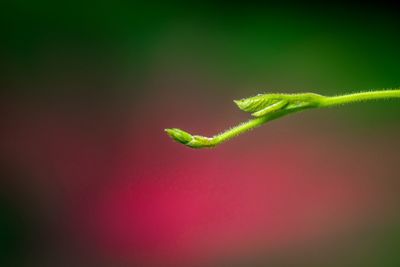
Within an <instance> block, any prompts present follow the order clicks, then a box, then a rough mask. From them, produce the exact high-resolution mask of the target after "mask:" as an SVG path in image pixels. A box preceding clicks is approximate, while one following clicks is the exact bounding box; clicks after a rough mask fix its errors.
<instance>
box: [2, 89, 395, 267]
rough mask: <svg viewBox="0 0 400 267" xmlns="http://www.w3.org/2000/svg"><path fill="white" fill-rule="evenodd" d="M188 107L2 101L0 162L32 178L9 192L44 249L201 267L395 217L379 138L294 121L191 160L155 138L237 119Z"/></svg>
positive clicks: (180, 103)
mask: <svg viewBox="0 0 400 267" xmlns="http://www.w3.org/2000/svg"><path fill="white" fill-rule="evenodd" d="M173 95H175V96H176V95H179V94H173ZM185 97H186V96H185V95H183V96H180V97H175V98H173V97H172V96H168V95H164V94H160V95H159V97H158V100H156V101H155V102H152V103H151V105H152V106H154V107H158V108H157V109H154V108H149V106H148V104H147V103H148V102H147V101H143V102H142V101H140V103H139V104H138V101H136V100H135V99H133V100H132V102H134V103H135V105H134V106H132V108H128V109H125V110H124V111H121V112H116V111H115V110H114V112H111V113H110V112H108V113H107V112H104V111H102V110H101V109H92V110H90V109H87V110H86V109H85V112H82V110H79V107H78V108H77V109H78V110H75V107H74V108H72V107H68V108H66V109H62V108H60V107H59V106H57V105H56V106H46V105H41V103H36V104H32V102H30V103H31V104H30V105H27V104H26V103H23V101H21V102H18V101H17V102H12V100H10V101H11V102H10V103H11V104H9V105H4V106H3V107H2V109H3V110H4V111H6V112H7V114H8V116H7V117H6V118H4V119H3V125H4V127H3V129H2V133H1V136H2V138H1V143H0V145H1V153H2V157H7V158H8V159H9V160H10V161H12V162H13V164H14V165H15V166H18V167H19V168H21V169H23V170H25V172H26V173H29V174H30V175H29V176H30V177H29V179H27V178H26V177H23V178H21V179H20V180H14V181H9V182H8V183H13V184H15V185H16V187H18V188H20V189H21V188H23V191H24V192H29V197H27V199H28V200H27V201H28V205H29V207H30V208H31V209H33V210H35V212H37V213H38V214H44V215H46V216H44V217H41V218H40V220H42V223H43V224H44V225H47V226H48V232H47V235H46V236H45V237H44V238H43V240H44V241H43V242H44V244H45V245H46V244H47V245H48V246H51V244H57V245H58V246H60V248H58V249H59V250H62V251H64V253H65V251H71V253H73V254H74V255H75V257H84V258H88V257H89V256H88V255H91V257H93V258H96V260H97V261H103V262H114V263H115V262H117V263H126V262H134V263H136V264H138V265H139V266H152V265H159V266H168V265H171V266H180V265H182V266H192V265H195V264H199V263H204V266H205V265H206V264H208V263H216V262H223V261H225V260H228V261H229V260H231V261H235V259H241V258H246V257H263V256H265V257H267V256H268V255H272V256H273V255H279V254H282V253H283V254H286V255H290V253H294V252H295V251H299V250H304V249H305V247H306V248H310V249H316V248H318V247H319V246H322V245H324V244H325V245H326V244H330V243H332V244H333V243H335V242H336V241H337V240H345V239H346V236H348V235H350V234H357V232H362V231H363V229H364V228H365V229H366V228H368V227H370V226H371V224H372V225H374V224H377V225H379V224H381V223H383V222H385V221H386V220H388V219H390V218H391V216H392V215H393V213H394V210H395V209H396V208H398V206H396V205H395V203H396V201H398V194H396V193H398V192H395V190H393V187H392V186H391V183H393V181H391V180H390V178H392V177H398V176H399V173H398V171H397V173H395V172H396V170H394V168H393V166H394V165H395V154H396V147H397V148H398V147H399V145H400V143H399V141H398V140H396V137H394V136H393V137H391V136H388V135H387V139H388V141H387V142H386V141H384V140H383V141H382V142H380V143H379V144H378V143H374V142H372V141H373V140H375V138H377V136H378V135H379V133H373V132H372V133H369V134H366V135H365V136H356V134H355V133H354V134H353V133H351V132H345V130H344V128H343V125H340V121H335V120H333V123H329V124H328V123H326V122H323V121H321V120H319V119H318V118H317V117H315V116H314V117H313V116H312V115H310V117H308V116H309V115H305V114H304V115H299V116H297V117H294V118H288V119H284V120H282V121H279V122H278V121H277V122H273V123H271V124H270V125H265V126H264V127H262V128H260V129H258V130H256V131H254V132H251V133H248V134H246V135H244V136H242V137H239V138H237V139H235V140H233V141H231V142H229V143H226V144H224V145H222V146H220V147H218V148H216V149H212V150H191V149H188V148H186V147H183V146H181V145H180V144H177V143H174V142H172V141H171V140H170V139H169V138H168V137H167V136H166V135H165V133H164V132H163V129H164V128H166V127H175V126H182V127H184V126H185V125H188V127H189V129H190V127H198V129H199V130H201V131H204V133H212V132H214V131H217V130H219V129H218V128H217V127H220V126H218V125H225V124H226V123H227V121H230V122H234V121H236V122H239V121H240V120H242V119H243V116H241V115H237V114H238V113H232V114H233V115H231V117H229V116H228V118H227V119H225V118H224V116H217V117H216V119H213V118H212V117H211V118H210V114H212V113H213V111H215V110H217V109H218V108H219V107H218V106H209V108H208V110H209V111H202V112H197V113H196V110H198V111H200V110H204V105H205V104H207V103H206V100H205V99H204V103H200V102H201V101H202V100H200V101H196V102H193V103H191V105H190V107H189V108H187V106H186V105H185V102H186V101H185V100H186V99H185ZM200 99H201V98H200ZM165 100H167V101H165ZM157 101H158V102H157ZM165 103H169V104H165ZM172 104H173V105H172ZM81 108H82V107H81ZM185 108H186V109H188V111H187V112H186V111H185V112H182V110H184V109H185ZM233 109H234V107H233V106H232V110H233ZM143 110H144V111H143ZM89 111H90V112H89ZM193 112H195V113H194V114H193ZM105 114H107V115H105ZM143 114H145V116H143ZM235 114H236V115H235ZM222 115H223V114H222ZM326 115H328V116H329V114H326ZM315 118H317V119H315ZM331 119H332V118H331ZM174 121H177V122H180V123H182V125H171V124H172V123H174ZM315 124H320V125H319V126H317V125H315ZM321 126H322V127H321ZM310 129H311V130H310ZM317 129H319V130H317ZM397 139H398V138H397ZM396 141H397V142H396ZM390 166H391V167H390ZM382 170H384V171H382ZM385 170H387V171H386V172H385ZM38 216H39V217H40V216H41V215H38ZM55 233H57V234H55ZM55 238H57V241H56V242H54V240H53V239H55ZM46 242H47V243H46ZM42 245H43V244H42ZM55 249H56V250H57V248H55Z"/></svg>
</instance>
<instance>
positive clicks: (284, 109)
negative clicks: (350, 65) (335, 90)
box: [165, 89, 400, 148]
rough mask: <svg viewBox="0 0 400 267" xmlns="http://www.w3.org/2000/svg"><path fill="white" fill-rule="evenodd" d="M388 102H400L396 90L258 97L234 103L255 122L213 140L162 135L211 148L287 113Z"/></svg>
mask: <svg viewBox="0 0 400 267" xmlns="http://www.w3.org/2000/svg"><path fill="white" fill-rule="evenodd" d="M392 98H400V89H394V90H377V91H368V92H360V93H352V94H345V95H340V96H322V95H318V94H313V93H303V94H262V95H257V96H254V97H250V98H245V99H242V100H235V101H234V102H235V103H236V105H237V106H238V107H239V108H240V109H241V110H243V111H246V112H251V113H252V115H253V116H254V117H256V118H254V119H251V120H249V121H247V122H244V123H241V124H239V125H237V126H235V127H233V128H230V129H228V130H226V131H224V132H222V133H220V134H217V135H215V136H213V137H205V136H200V135H192V134H190V133H187V132H185V131H183V130H180V129H177V128H172V129H165V131H166V132H167V133H168V135H169V136H170V137H172V138H173V139H174V140H175V141H177V142H179V143H182V144H184V145H186V146H188V147H191V148H204V147H214V146H216V145H219V144H221V143H223V142H225V141H228V140H230V139H232V138H233V137H235V136H238V135H240V134H243V133H245V132H247V131H249V130H251V129H254V128H256V127H259V126H261V125H263V124H264V123H266V122H268V121H271V120H274V119H278V118H280V117H283V116H286V115H288V114H290V113H295V112H299V111H303V110H306V109H311V108H325V107H333V106H339V105H344V104H349V103H354V102H363V101H369V100H377V99H392Z"/></svg>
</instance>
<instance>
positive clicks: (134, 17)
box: [0, 1, 400, 119]
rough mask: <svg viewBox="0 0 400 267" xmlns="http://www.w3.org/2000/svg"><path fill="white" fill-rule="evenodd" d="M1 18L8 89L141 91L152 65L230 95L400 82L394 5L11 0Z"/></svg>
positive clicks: (386, 106)
mask: <svg viewBox="0 0 400 267" xmlns="http://www.w3.org/2000/svg"><path fill="white" fill-rule="evenodd" d="M0 23H1V24H2V25H3V31H2V36H3V41H2V43H1V46H0V53H1V56H2V58H3V62H2V66H1V68H2V76H3V78H4V81H6V82H7V83H8V84H11V85H15V86H14V87H12V86H11V88H23V87H27V86H26V85H27V84H28V85H29V84H31V85H32V84H34V85H35V86H31V87H34V88H35V89H36V90H39V89H41V88H45V87H46V86H45V85H46V84H49V81H53V83H50V85H48V87H50V88H54V87H57V86H54V84H56V85H57V84H58V83H65V80H68V81H70V82H71V80H76V81H77V82H76V83H78V84H79V83H81V84H83V85H84V86H82V88H80V89H79V90H84V89H85V88H86V89H87V88H91V87H95V88H96V89H97V90H98V91H100V89H102V91H105V92H106V94H107V92H108V93H109V92H110V91H111V92H113V93H115V92H116V91H118V89H120V87H119V86H118V85H115V83H117V84H118V83H119V82H121V81H127V82H130V83H132V84H133V85H135V86H132V87H134V89H132V91H136V92H137V91H140V90H142V89H141V87H140V85H142V84H143V83H146V82H147V81H149V80H152V79H154V77H153V73H154V71H155V70H158V69H162V70H163V69H169V70H173V72H174V73H175V74H176V76H179V72H182V75H185V73H186V72H188V71H191V72H194V73H202V75H204V76H205V77H208V78H209V79H210V80H211V81H214V82H215V83H221V84H225V85H226V86H225V88H228V87H229V92H226V94H227V96H229V94H233V95H234V96H235V97H236V96H239V95H240V96H243V97H245V96H248V95H251V94H256V93H259V92H263V91H274V92H299V91H315V92H319V93H323V94H338V93H343V92H349V91H360V90H367V89H377V88H391V87H397V86H399V85H400V83H399V81H398V77H399V76H400V68H398V62H399V59H400V51H399V49H398V45H397V44H398V42H399V36H400V35H399V23H398V19H397V18H396V14H395V12H392V10H391V8H390V7H389V8H384V7H379V6H363V7H359V6H357V5H354V6H352V5H350V4H349V5H348V6H347V7H346V8H343V7H338V6H333V5H332V6H331V5H329V4H326V6H324V5H321V6H301V5H293V4H287V5H286V6H285V4H281V5H276V4H274V5H272V4H256V3H248V4H232V3H229V4H228V3H226V2H223V1H219V2H218V1H217V2H213V1H210V2H202V4H192V5H190V4H186V5H182V4H178V3H174V2H169V3H163V4H162V3H155V2H154V3H152V2H149V3H147V4H138V3H135V1H133V2H113V1H100V2H96V3H91V4H87V3H86V4H84V3H81V2H75V1H72V2H63V3H59V2H47V1H42V2H40V1H39V2H38V1H13V2H12V3H8V4H5V7H4V8H2V9H1V11H0ZM28 87H29V86H28ZM65 87H66V89H64V90H73V89H71V87H72V86H69V87H68V86H65ZM103 87H104V88H103ZM111 87H112V89H110V88H111ZM58 90H61V89H60V88H59V89H58ZM213 90H215V88H214V89H213ZM221 90H222V91H226V90H225V89H224V87H221ZM244 90H246V91H244ZM204 91H205V92H207V88H204ZM232 92H233V93H232ZM209 93H210V95H211V94H212V93H213V92H209ZM216 93H217V94H218V92H216ZM220 93H224V92H220ZM224 94H225V93H224ZM359 110H360V109H358V108H357V109H355V108H354V109H353V112H354V113H355V114H357V113H360V114H359V115H360V116H358V119H362V118H366V117H367V116H365V114H364V113H365V112H368V114H369V115H370V116H375V117H381V115H379V114H378V115H377V112H376V110H382V112H384V113H385V114H386V115H387V116H384V117H385V118H388V116H389V117H392V118H395V117H396V116H397V115H396V113H398V112H399V111H400V109H399V108H398V105H397V104H396V103H378V104H373V105H369V106H368V105H366V106H365V107H364V109H363V111H362V112H361V111H359ZM361 113H362V114H361Z"/></svg>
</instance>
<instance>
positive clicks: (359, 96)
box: [320, 89, 400, 107]
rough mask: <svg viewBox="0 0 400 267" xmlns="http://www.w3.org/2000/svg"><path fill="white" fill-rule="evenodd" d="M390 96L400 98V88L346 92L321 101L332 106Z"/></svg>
mask: <svg viewBox="0 0 400 267" xmlns="http://www.w3.org/2000/svg"><path fill="white" fill-rule="evenodd" d="M390 98H400V89H396V90H379V91H369V92H360V93H353V94H346V95H340V96H331V97H324V100H323V101H322V102H321V105H320V107H332V106H338V105H344V104H350V103H355V102H363V101H369V100H379V99H390Z"/></svg>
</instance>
